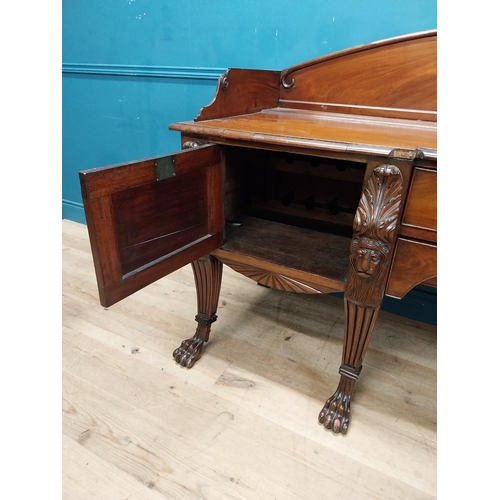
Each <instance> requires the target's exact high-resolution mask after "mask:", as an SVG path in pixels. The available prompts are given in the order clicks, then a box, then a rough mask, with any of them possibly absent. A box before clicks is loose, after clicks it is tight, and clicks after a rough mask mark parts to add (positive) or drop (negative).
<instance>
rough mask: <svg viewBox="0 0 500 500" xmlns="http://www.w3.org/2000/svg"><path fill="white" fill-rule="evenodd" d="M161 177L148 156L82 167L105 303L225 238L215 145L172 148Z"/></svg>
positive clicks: (219, 172)
mask: <svg viewBox="0 0 500 500" xmlns="http://www.w3.org/2000/svg"><path fill="white" fill-rule="evenodd" d="M174 159H175V169H176V172H175V175H174V176H173V177H171V178H168V179H164V180H160V181H158V180H156V174H155V168H154V166H155V161H154V159H148V160H144V161H140V162H136V163H127V164H123V165H117V166H114V167H106V168H100V169H93V170H88V171H84V172H81V173H80V182H81V186H82V197H83V202H84V207H85V213H86V217H87V227H88V230H89V237H90V241H91V246H92V252H93V255H94V265H95V269H96V275H97V283H98V288H99V295H100V299H101V303H102V304H103V305H105V306H109V305H111V304H113V303H115V302H117V301H118V300H121V299H122V298H124V297H126V296H127V295H130V294H131V293H134V292H135V291H137V290H138V289H140V288H142V287H144V286H146V285H148V284H150V283H152V282H153V281H156V280H157V279H159V278H161V277H163V276H165V275H166V274H168V273H170V272H172V271H174V270H175V269H178V268H179V267H181V266H183V265H186V264H188V263H190V262H192V261H193V260H194V259H196V258H199V257H201V256H203V255H205V254H207V253H209V252H210V251H211V250H214V249H215V248H217V246H219V245H220V244H221V242H222V230H223V214H222V212H223V210H222V195H221V190H222V187H221V183H222V181H221V179H222V163H221V156H220V150H219V147H218V146H208V147H207V146H205V147H201V148H199V149H193V150H188V151H183V152H180V153H177V154H175V155H174Z"/></svg>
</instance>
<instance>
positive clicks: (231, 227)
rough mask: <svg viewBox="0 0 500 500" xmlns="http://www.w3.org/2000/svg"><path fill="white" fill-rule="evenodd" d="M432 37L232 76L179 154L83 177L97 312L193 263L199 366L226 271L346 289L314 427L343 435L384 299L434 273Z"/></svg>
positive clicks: (190, 346)
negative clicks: (329, 378)
mask: <svg viewBox="0 0 500 500" xmlns="http://www.w3.org/2000/svg"><path fill="white" fill-rule="evenodd" d="M436 45H437V32H436V31H429V32H422V33H416V34H411V35H405V36H401V37H397V38H392V39H388V40H382V41H379V42H375V43H371V44H367V45H363V46H358V47H355V48H352V49H348V50H343V51H340V52H336V53H333V54H330V55H327V56H323V57H319V58H316V59H313V60H310V61H307V62H305V63H303V64H299V65H296V66H293V67H290V68H288V69H285V70H284V71H267V70H245V69H230V70H228V71H227V72H226V73H225V74H224V75H222V76H221V77H220V79H219V81H218V85H217V90H216V93H215V97H214V99H213V101H212V102H211V103H210V104H208V105H207V106H206V107H204V108H202V109H201V111H200V113H199V114H198V116H197V117H196V118H195V119H194V120H193V121H189V122H182V123H176V124H173V125H171V127H170V128H171V129H173V130H176V131H179V132H181V142H182V150H181V151H179V152H177V153H174V154H169V155H166V156H160V157H156V158H150V159H145V160H142V161H138V162H131V163H126V164H120V165H114V166H110V167H103V168H97V169H92V170H87V171H83V172H80V182H81V188H82V197H83V202H84V207H85V213H86V218H87V226H88V231H89V237H90V242H91V247H92V254H93V259H94V264H95V271H96V275H97V283H98V289H99V296H100V301H101V304H102V305H103V306H105V307H108V306H111V305H112V304H114V303H116V302H117V301H119V300H121V299H123V298H124V297H127V296H128V295H130V294H132V293H134V292H135V291H137V290H139V289H141V288H142V287H145V286H147V285H148V284H150V283H152V282H154V281H156V280H158V279H159V278H161V277H163V276H165V275H167V274H168V273H170V272H172V271H174V270H176V269H178V268H180V267H181V266H184V265H186V264H189V263H191V264H192V268H193V272H194V279H195V284H196V292H197V314H196V317H195V320H196V322H197V327H196V331H195V333H194V335H193V336H192V337H191V338H189V339H187V340H185V341H184V342H182V344H181V345H180V346H179V348H177V349H176V350H175V351H174V353H173V357H174V358H175V361H177V362H178V363H179V364H181V365H182V366H186V367H188V368H190V367H192V366H193V364H194V363H195V362H196V361H197V360H199V359H200V357H201V355H202V349H203V345H204V343H205V342H207V341H208V339H209V334H210V329H211V325H212V323H213V322H214V321H216V319H217V315H216V312H217V303H218V299H219V292H220V288H221V278H222V270H223V265H224V264H225V265H227V266H230V267H231V268H233V269H235V270H236V271H238V272H240V273H242V274H243V275H245V276H247V277H248V278H250V279H252V280H254V281H256V282H258V283H259V284H261V285H265V286H268V287H273V288H276V289H279V290H283V291H289V292H295V293H311V294H316V293H332V292H343V293H344V311H345V322H344V343H343V353H342V364H341V366H340V370H339V372H340V380H339V383H338V387H337V389H336V390H335V391H334V393H333V395H332V396H331V397H330V398H328V399H327V400H326V403H325V405H324V407H323V408H322V409H321V411H320V413H319V421H320V422H321V423H322V424H323V425H324V426H325V427H326V428H328V429H332V430H333V432H334V433H337V432H341V433H343V434H345V433H346V432H347V430H348V426H349V421H350V412H351V398H352V396H353V393H354V387H355V383H356V380H357V379H358V377H359V375H360V373H361V368H362V362H363V357H364V355H365V353H366V350H367V348H368V343H369V341H370V337H371V334H372V331H373V328H374V326H375V322H376V319H377V315H378V312H379V309H380V305H381V303H382V300H383V298H384V296H385V295H388V296H391V297H396V298H402V297H403V296H404V295H405V294H406V293H407V292H408V291H409V290H410V289H411V288H413V287H414V286H416V285H417V284H419V283H426V284H428V285H431V286H436V276H437V261H436V255H437V218H436V203H437V201H436V185H437V105H436V101H437V97H436V66H437V65H436Z"/></svg>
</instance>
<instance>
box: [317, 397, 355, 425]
mask: <svg viewBox="0 0 500 500" xmlns="http://www.w3.org/2000/svg"><path fill="white" fill-rule="evenodd" d="M350 405H351V395H350V394H344V393H343V392H339V391H337V392H336V393H335V394H334V395H333V396H332V397H331V398H330V399H328V400H327V401H326V403H325V406H323V409H322V410H321V411H320V413H319V416H318V420H319V422H320V423H322V424H323V425H324V426H325V427H326V428H327V429H331V430H332V431H333V432H334V433H339V432H340V433H341V434H345V433H346V432H347V429H348V427H349V416H350V414H351V409H350Z"/></svg>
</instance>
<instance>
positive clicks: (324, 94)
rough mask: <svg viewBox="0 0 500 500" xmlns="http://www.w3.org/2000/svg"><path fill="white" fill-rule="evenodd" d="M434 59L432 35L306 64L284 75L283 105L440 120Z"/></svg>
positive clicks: (289, 70)
mask: <svg viewBox="0 0 500 500" xmlns="http://www.w3.org/2000/svg"><path fill="white" fill-rule="evenodd" d="M436 56H437V33H436V32H434V31H431V32H428V33H424V34H422V35H410V36H406V37H401V38H397V39H392V40H386V41H381V42H375V43H373V44H367V45H364V46H362V47H356V48H353V49H347V50H345V51H341V52H337V53H336V54H332V55H330V56H325V57H323V58H319V59H317V60H313V61H307V62H305V63H302V64H300V65H298V66H296V67H292V68H289V69H288V70H284V71H283V74H282V80H283V82H284V86H283V87H282V90H281V97H280V106H281V107H291V108H294V109H300V108H305V109H321V110H329V111H332V112H336V113H352V114H362V115H372V116H379V117H380V116H393V117H398V118H412V119H416V120H431V121H436V119H437V111H436V110H437V86H436V73H437V57H436ZM287 85H289V88H287Z"/></svg>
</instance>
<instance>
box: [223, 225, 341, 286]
mask: <svg viewBox="0 0 500 500" xmlns="http://www.w3.org/2000/svg"><path fill="white" fill-rule="evenodd" d="M238 222H240V223H241V226H238V227H227V228H226V236H225V240H224V244H223V246H222V250H225V251H226V252H231V255H233V258H234V259H236V257H235V256H236V254H241V255H248V256H252V257H254V258H257V259H261V260H264V261H266V262H268V263H269V262H270V263H275V264H277V265H280V266H282V267H284V268H287V267H288V268H290V269H297V270H299V271H301V272H304V273H307V274H313V275H319V276H325V277H327V278H328V279H330V280H334V281H337V282H339V283H345V281H346V279H347V266H348V256H349V245H350V239H349V238H345V237H343V236H337V235H334V234H328V233H320V232H318V231H314V230H311V229H306V228H299V227H294V226H291V225H287V224H280V223H276V222H272V221H266V220H263V219H257V218H254V217H247V216H243V217H241V218H240V219H239V221H238Z"/></svg>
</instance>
